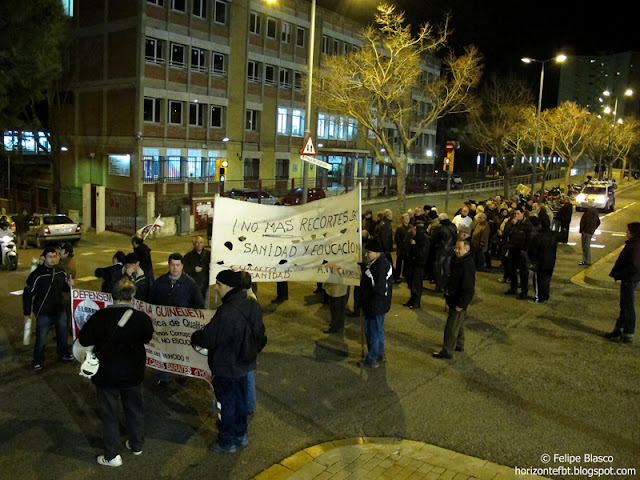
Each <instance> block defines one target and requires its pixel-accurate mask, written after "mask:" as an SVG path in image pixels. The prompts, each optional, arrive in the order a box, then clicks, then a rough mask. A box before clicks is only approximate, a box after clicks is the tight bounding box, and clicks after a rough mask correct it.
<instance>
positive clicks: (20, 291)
mask: <svg viewBox="0 0 640 480" xmlns="http://www.w3.org/2000/svg"><path fill="white" fill-rule="evenodd" d="M9 293H10V294H11V295H22V294H23V293H24V290H16V291H15V292H9Z"/></svg>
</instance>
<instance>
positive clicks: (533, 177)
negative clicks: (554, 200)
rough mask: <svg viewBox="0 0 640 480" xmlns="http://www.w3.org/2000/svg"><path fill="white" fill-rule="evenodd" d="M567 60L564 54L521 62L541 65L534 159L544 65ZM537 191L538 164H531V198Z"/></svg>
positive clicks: (538, 137)
mask: <svg viewBox="0 0 640 480" xmlns="http://www.w3.org/2000/svg"><path fill="white" fill-rule="evenodd" d="M566 60H567V56H566V55H563V54H559V55H556V56H555V57H553V58H549V59H547V60H536V59H535V58H531V57H523V58H521V61H522V62H523V63H527V64H529V63H539V64H540V93H539V94H538V110H537V112H536V140H535V146H534V157H535V158H536V159H537V158H538V148H539V146H540V113H541V111H542V87H543V86H544V65H545V64H546V63H549V62H551V61H554V62H556V63H562V62H564V61H566ZM535 189H536V162H535V161H532V162H531V196H532V197H533V193H534V192H535Z"/></svg>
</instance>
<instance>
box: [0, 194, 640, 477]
mask: <svg viewBox="0 0 640 480" xmlns="http://www.w3.org/2000/svg"><path fill="white" fill-rule="evenodd" d="M638 205H640V188H637V187H634V188H631V189H627V190H625V191H622V192H619V194H618V198H617V201H616V206H617V210H616V211H615V212H613V213H610V214H607V215H603V216H602V224H601V226H600V229H599V232H598V234H597V235H596V238H595V240H594V242H593V246H594V249H593V250H592V255H593V259H594V261H597V260H598V259H600V258H603V257H604V256H605V255H607V254H608V253H610V252H613V251H614V250H615V249H617V248H619V247H620V246H621V245H622V244H623V242H624V232H625V229H626V224H627V223H628V222H631V221H637V220H638V217H639V215H638V212H639V211H640V209H639V208H638ZM454 207H456V205H452V206H451V210H454ZM580 216H581V214H580V213H574V217H573V221H572V232H571V235H570V244H569V245H561V246H560V247H559V249H558V262H557V266H556V270H555V272H554V277H553V280H552V283H551V299H550V301H549V303H547V304H544V305H535V304H530V303H529V302H526V301H524V302H523V301H518V300H516V299H514V298H513V297H505V296H504V295H503V292H504V291H505V290H506V287H505V286H504V285H503V284H500V283H498V282H497V280H498V278H499V277H500V276H501V274H500V273H499V272H497V271H495V272H491V273H478V275H477V291H476V297H475V299H474V301H473V303H472V305H471V306H470V308H469V315H470V319H469V324H468V329H467V332H468V333H467V335H466V337H467V341H466V352H465V353H464V354H460V355H457V357H456V359H455V360H454V361H452V362H444V361H441V360H435V359H433V358H432V357H431V353H432V352H433V351H436V350H438V349H439V347H440V345H441V341H442V332H443V327H444V321H445V318H446V316H445V312H444V309H443V305H444V302H443V300H442V298H440V297H438V296H436V295H434V294H432V293H431V292H430V291H428V292H426V293H425V295H424V297H423V307H422V309H420V310H408V309H406V308H405V307H402V303H404V302H405V301H406V300H407V299H408V295H409V294H408V290H407V288H406V286H405V285H401V286H399V287H397V288H395V289H394V296H393V306H392V310H391V312H389V314H387V318H386V332H387V339H386V343H387V358H388V361H387V363H386V364H385V365H384V366H383V367H382V368H379V369H377V370H373V371H369V370H366V371H361V370H360V369H359V368H357V367H356V361H357V360H358V359H359V356H360V351H361V350H360V326H359V323H358V319H354V318H349V319H348V322H347V328H346V333H345V337H344V341H339V340H335V339H329V340H328V339H327V336H326V335H324V334H322V330H324V328H326V323H327V321H328V318H329V312H328V307H327V306H325V305H323V304H322V303H321V302H320V299H319V298H318V297H317V296H316V295H314V294H313V293H312V292H313V289H314V288H315V285H312V284H301V283H300V284H291V286H290V300H289V301H288V302H285V303H283V304H279V305H277V306H276V305H273V304H271V303H270V300H271V299H272V298H274V297H275V285H272V284H261V285H260V289H259V298H260V301H261V303H262V305H263V307H264V311H265V324H266V326H267V331H268V336H269V343H268V345H267V347H266V348H265V351H264V352H263V353H262V354H261V356H260V358H259V366H258V371H257V385H258V404H259V405H258V411H257V414H256V415H255V417H254V418H253V420H252V421H251V424H250V427H249V435H250V445H249V446H248V447H247V448H246V449H244V450H243V451H241V452H240V453H238V454H236V455H234V456H231V457H217V456H214V455H213V454H210V453H209V452H208V450H207V447H208V445H209V444H210V443H211V442H212V441H213V440H214V438H215V433H216V426H215V417H214V415H213V412H212V409H211V405H212V393H211V388H210V387H209V386H208V384H206V383H205V382H204V381H201V380H191V379H189V380H187V381H186V382H184V383H183V384H178V383H174V385H172V386H171V387H170V388H169V389H167V390H156V389H155V388H154V386H153V383H154V382H153V378H154V375H153V374H152V372H149V374H148V375H147V378H146V380H145V386H146V387H147V388H146V393H145V394H146V402H147V417H146V418H147V424H146V435H147V441H146V444H145V449H144V454H143V455H142V456H140V457H133V456H131V455H127V454H126V452H124V451H123V452H122V453H123V459H124V462H125V463H124V465H123V466H122V467H121V468H120V469H107V468H104V467H100V466H98V465H96V464H95V457H96V456H97V455H99V454H101V453H102V452H101V439H100V421H99V418H98V412H97V402H96V399H95V393H94V390H93V387H92V386H91V385H90V382H88V381H87V380H86V379H84V378H82V377H80V376H78V374H77V370H78V367H77V365H75V364H73V365H69V364H61V363H56V362H55V361H53V360H52V359H53V358H55V354H54V348H55V346H54V342H53V338H50V341H49V344H48V347H47V348H48V350H47V358H48V362H46V363H45V369H44V370H43V371H42V372H37V373H33V372H31V370H30V369H29V365H30V361H31V349H32V346H28V347H27V346H23V345H22V314H21V300H22V299H21V296H20V295H19V294H18V293H19V291H20V290H21V289H22V288H23V286H24V281H25V279H26V277H27V274H28V265H29V262H30V257H31V255H34V256H35V254H37V253H39V252H36V251H35V250H29V251H26V252H25V251H24V250H21V251H20V268H19V269H18V271H16V272H8V271H2V272H0V282H1V283H2V286H1V287H0V298H1V299H2V300H1V303H2V308H3V310H4V315H3V321H2V322H1V324H0V352H1V358H2V360H3V361H2V362H0V378H1V379H2V382H1V384H0V398H1V399H2V400H1V405H2V408H1V410H0V411H1V412H2V414H1V416H0V426H1V428H0V440H1V442H2V446H3V454H2V456H0V479H12V480H13V479H53V478H56V479H58V478H65V479H85V478H92V479H102V478H105V479H106V478H115V475H122V474H124V475H126V476H127V478H131V477H134V476H136V477H137V478H140V479H147V478H185V477H187V476H188V477H191V478H211V476H212V475H215V478H224V479H248V478H251V477H253V476H255V475H257V474H258V473H260V472H261V471H262V470H264V469H266V468H267V467H269V466H270V465H272V464H274V463H277V462H278V461H279V460H281V459H282V458H285V457H288V456H289V455H292V454H293V453H295V452H297V451H299V450H301V449H303V448H305V447H308V446H311V445H315V444H318V443H321V442H325V441H330V440H336V439H342V438H351V437H357V436H368V437H397V438H406V439H412V440H419V441H424V442H427V443H431V444H434V445H438V446H441V447H444V448H448V449H451V450H455V451H457V452H461V453H465V454H467V455H472V456H475V457H480V458H483V459H487V460H490V461H492V462H496V463H499V464H504V465H509V466H519V467H522V468H525V467H531V466H544V465H542V464H541V461H540V457H541V455H542V454H544V453H548V454H551V455H553V454H554V453H558V454H571V455H583V454H584V453H593V454H598V455H612V456H613V457H614V462H613V466H615V467H636V468H640V461H639V459H638V454H637V452H638V451H640V433H638V432H640V428H639V427H640V412H639V411H638V399H639V398H640V387H639V386H638V381H637V379H638V376H639V373H640V358H639V356H638V346H637V345H632V346H627V345H618V344H614V343H611V342H609V341H606V340H605V339H604V338H602V336H601V334H602V333H604V332H605V331H608V330H611V328H612V326H613V323H614V320H615V317H616V315H617V308H618V307H617V305H618V294H617V290H616V289H615V285H614V283H613V281H611V288H594V287H593V286H591V287H589V288H586V287H583V286H581V285H578V284H575V283H573V282H572V281H571V278H573V277H575V276H576V275H577V274H578V273H579V272H580V271H581V267H579V266H578V262H579V261H580V259H581V253H580V240H579V234H578V233H577V232H576V231H575V230H576V228H577V225H578V223H579V219H580ZM149 244H150V246H151V248H152V250H153V259H154V262H156V275H159V274H161V273H163V272H164V267H163V264H164V265H166V260H165V259H166V257H167V256H168V254H169V253H171V252H172V251H181V252H183V253H184V252H186V251H188V250H189V248H190V241H189V238H188V237H178V238H171V239H158V240H151V241H150V242H149ZM117 249H123V250H125V251H128V250H129V249H130V245H129V243H128V238H127V237H125V236H122V235H117V234H111V233H107V234H104V235H102V236H96V235H92V234H89V235H85V237H84V238H83V240H82V241H81V242H80V243H79V245H78V247H77V248H76V258H77V263H78V271H79V274H78V286H79V287H80V288H87V289H99V280H96V279H93V278H92V273H93V270H94V269H95V268H96V267H98V266H104V265H107V264H108V263H109V262H110V258H111V255H112V254H113V252H114V251H115V250H117ZM30 254H31V255H30ZM425 285H426V284H425ZM12 292H13V293H12ZM592 466H597V465H592ZM607 466H608V465H607ZM114 470H115V471H114ZM572 478H576V477H572Z"/></svg>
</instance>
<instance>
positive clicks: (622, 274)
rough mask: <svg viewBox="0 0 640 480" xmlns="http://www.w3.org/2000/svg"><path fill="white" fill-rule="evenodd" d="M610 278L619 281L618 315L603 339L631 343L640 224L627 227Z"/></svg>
mask: <svg viewBox="0 0 640 480" xmlns="http://www.w3.org/2000/svg"><path fill="white" fill-rule="evenodd" d="M609 276H610V277H613V279H614V280H616V281H617V280H620V314H619V315H618V318H617V320H616V324H615V327H614V328H613V331H611V332H609V333H606V334H605V337H607V338H609V339H611V340H614V341H620V342H621V343H631V342H633V334H634V332H635V328H636V310H635V298H634V297H635V290H636V288H637V287H638V282H639V281H640V223H639V222H633V223H630V224H628V225H627V241H626V242H625V244H624V248H623V249H622V251H621V252H620V255H619V256H618V259H617V260H616V263H615V265H614V266H613V269H612V270H611V273H610V274H609Z"/></svg>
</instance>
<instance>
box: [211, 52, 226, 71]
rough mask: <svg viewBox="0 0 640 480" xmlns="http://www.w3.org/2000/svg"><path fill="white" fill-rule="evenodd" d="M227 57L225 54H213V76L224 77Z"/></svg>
mask: <svg viewBox="0 0 640 480" xmlns="http://www.w3.org/2000/svg"><path fill="white" fill-rule="evenodd" d="M224 57H225V55H224V54H223V53H218V52H213V53H212V54H211V74H212V75H224V74H225V73H227V72H226V69H225V61H224V60H225V58H224Z"/></svg>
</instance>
